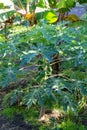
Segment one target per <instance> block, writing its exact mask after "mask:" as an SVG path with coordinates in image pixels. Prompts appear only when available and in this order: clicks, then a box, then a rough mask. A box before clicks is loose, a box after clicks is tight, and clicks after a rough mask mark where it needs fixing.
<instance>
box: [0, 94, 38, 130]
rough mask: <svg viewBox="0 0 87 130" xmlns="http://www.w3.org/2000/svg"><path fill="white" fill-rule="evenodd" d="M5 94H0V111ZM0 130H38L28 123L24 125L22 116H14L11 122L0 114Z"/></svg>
mask: <svg viewBox="0 0 87 130" xmlns="http://www.w3.org/2000/svg"><path fill="white" fill-rule="evenodd" d="M4 94H5V93H3V92H2V93H0V111H1V110H2V109H3V107H2V105H1V104H2V99H3V96H4ZM0 130H38V128H37V127H35V126H32V125H31V124H29V123H25V122H24V119H23V117H22V115H15V116H14V119H13V120H10V119H8V118H7V117H5V116H3V115H2V114H0Z"/></svg>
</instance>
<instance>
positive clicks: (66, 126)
mask: <svg viewBox="0 0 87 130" xmlns="http://www.w3.org/2000/svg"><path fill="white" fill-rule="evenodd" d="M61 128H62V129H63V130H77V129H78V130H86V129H85V127H84V126H83V125H81V124H76V123H74V122H72V121H70V120H69V119H68V120H67V121H65V122H62V124H61Z"/></svg>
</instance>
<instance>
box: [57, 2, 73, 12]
mask: <svg viewBox="0 0 87 130" xmlns="http://www.w3.org/2000/svg"><path fill="white" fill-rule="evenodd" d="M57 7H58V10H59V12H67V11H69V9H70V8H73V7H75V1H74V0H66V1H65V0H61V1H60V2H58V4H57Z"/></svg>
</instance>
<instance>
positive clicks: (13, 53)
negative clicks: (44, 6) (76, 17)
mask: <svg viewBox="0 0 87 130" xmlns="http://www.w3.org/2000/svg"><path fill="white" fill-rule="evenodd" d="M65 24H66V23H61V24H58V25H51V24H45V23H44V22H42V23H40V25H36V26H33V27H31V28H29V27H27V28H26V27H23V26H16V27H13V29H12V28H11V29H9V32H10V33H9V34H8V37H9V40H7V41H4V40H2V41H0V54H1V55H0V59H1V61H0V65H1V67H0V86H2V88H6V87H7V86H8V87H9V85H11V84H16V85H18V84H17V82H18V81H19V80H20V79H21V78H23V79H27V80H28V83H27V84H25V86H23V87H20V86H21V85H20V84H19V85H18V86H17V89H14V90H13V91H12V94H11V96H7V98H6V100H5V102H6V101H7V102H9V106H11V105H14V104H16V105H18V106H22V105H25V106H27V107H28V108H30V107H32V105H37V104H39V106H42V107H43V106H46V105H47V104H48V103H49V100H50V99H51V100H52V102H50V103H52V104H58V105H59V106H60V107H61V106H62V107H63V108H64V110H67V111H68V110H72V111H73V112H74V113H75V114H76V112H78V108H79V105H80V104H81V101H82V98H83V97H84V98H85V96H86V95H87V53H86V52H87V45H86V39H87V37H86V34H87V30H86V25H85V24H84V26H82V25H80V26H79V27H78V25H75V26H74V27H72V26H71V27H66V26H65ZM19 29H20V30H19ZM55 55H58V56H59V58H58V59H56V61H58V63H60V68H59V71H58V73H57V75H56V76H55V75H53V73H52V72H53V68H52V64H53V63H54V59H53V57H54V56H55ZM27 68H28V69H27ZM8 99H9V100H8Z"/></svg>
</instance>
